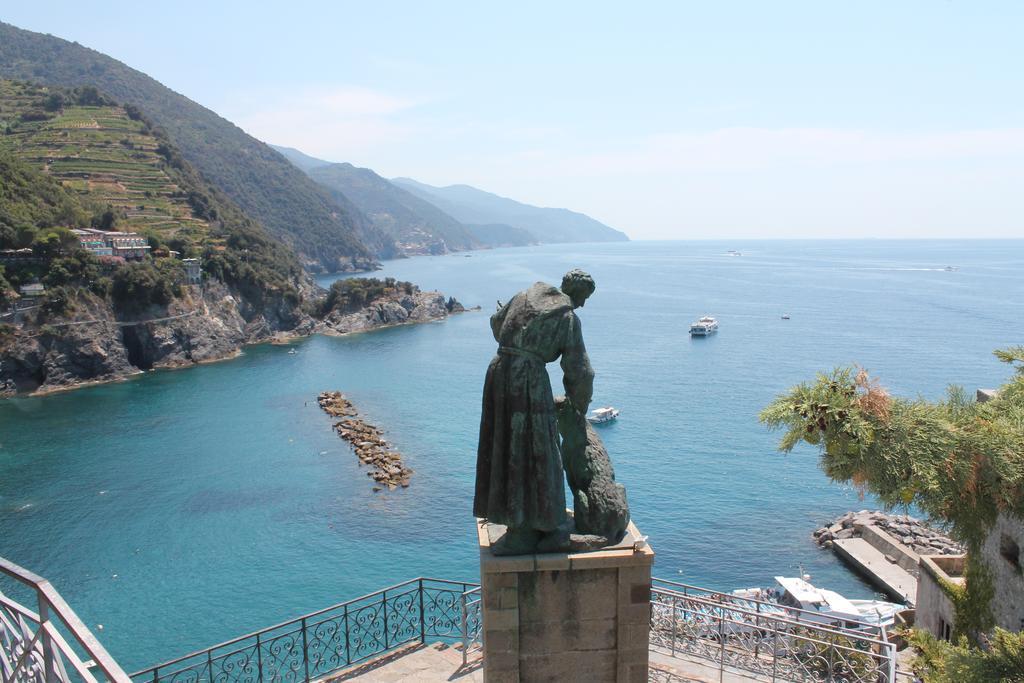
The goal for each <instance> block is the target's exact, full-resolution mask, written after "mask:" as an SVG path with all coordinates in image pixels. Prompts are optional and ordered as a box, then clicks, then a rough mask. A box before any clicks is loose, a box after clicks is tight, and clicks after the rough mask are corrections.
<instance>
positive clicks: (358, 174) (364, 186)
mask: <svg viewBox="0 0 1024 683" xmlns="http://www.w3.org/2000/svg"><path fill="white" fill-rule="evenodd" d="M271 147H273V148H274V149H276V150H277V151H278V152H280V153H281V154H282V155H284V157H285V158H286V159H288V161H290V162H292V163H293V164H295V166H297V167H298V168H300V169H302V170H303V171H304V172H305V173H306V174H307V175H309V176H310V177H311V178H312V179H313V180H315V181H316V182H317V183H318V184H319V185H320V186H321V187H323V188H325V189H326V190H327V191H328V192H329V193H330V194H331V196H332V197H333V198H335V199H336V200H337V201H345V202H349V201H350V202H351V203H352V204H353V205H354V206H355V207H356V208H357V209H358V210H359V212H360V213H361V214H363V215H364V216H366V218H367V220H369V221H370V222H371V223H372V224H373V225H374V227H375V228H376V229H377V230H378V231H380V232H381V233H383V234H385V235H387V236H388V237H390V238H391V239H393V240H394V242H395V247H396V251H398V252H400V253H402V254H405V255H413V254H444V253H447V252H449V251H461V250H463V249H477V248H479V247H481V246H484V244H483V243H481V242H480V241H479V240H477V239H476V238H475V237H474V236H473V234H472V232H471V231H470V230H468V229H467V228H466V227H465V226H463V225H462V224H461V223H459V222H458V221H457V220H455V219H454V218H452V217H451V216H449V215H448V214H446V213H445V212H444V211H441V210H440V209H438V208H437V207H436V206H434V205H433V204H431V203H430V202H427V201H424V200H423V199H420V198H419V197H417V196H416V195H414V194H412V193H411V192H407V191H406V190H404V189H402V188H400V187H398V186H397V185H395V184H394V183H392V182H391V181H389V180H387V179H386V178H382V177H381V176H379V175H377V174H376V173H375V172H373V171H372V170H370V169H368V168H358V167H356V166H353V165H352V164H349V163H335V162H332V161H325V160H323V159H317V158H316V157H311V156H309V155H308V154H305V153H304V152H301V151H299V150H297V149H294V148H292V147H281V146H278V145H271Z"/></svg>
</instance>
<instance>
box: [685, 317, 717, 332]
mask: <svg viewBox="0 0 1024 683" xmlns="http://www.w3.org/2000/svg"><path fill="white" fill-rule="evenodd" d="M715 332H718V321H717V320H715V319H714V318H712V317H711V316H709V315H706V316H704V317H703V318H701V319H700V320H698V321H697V322H695V323H693V324H692V325H690V336H693V337H706V336H708V335H709V334H714V333H715Z"/></svg>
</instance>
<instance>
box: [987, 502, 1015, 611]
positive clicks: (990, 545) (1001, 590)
mask: <svg viewBox="0 0 1024 683" xmlns="http://www.w3.org/2000/svg"><path fill="white" fill-rule="evenodd" d="M982 555H983V556H984V558H985V563H986V564H987V565H988V566H989V567H990V568H991V569H992V578H993V579H994V582H995V589H996V593H995V597H994V598H993V600H992V615H993V616H994V617H995V620H996V626H1000V627H1002V628H1005V629H1008V630H1010V631H1020V630H1024V521H1022V520H1021V519H1020V518H1017V517H1011V516H1009V515H1006V514H1002V515H1000V516H999V518H998V519H997V520H996V524H995V526H994V527H993V528H992V531H991V532H990V533H989V535H988V537H987V538H986V539H985V545H984V546H983V547H982Z"/></svg>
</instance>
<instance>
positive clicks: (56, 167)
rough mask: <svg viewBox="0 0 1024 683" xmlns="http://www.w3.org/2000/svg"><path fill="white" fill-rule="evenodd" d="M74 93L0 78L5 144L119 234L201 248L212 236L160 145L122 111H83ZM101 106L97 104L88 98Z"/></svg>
mask: <svg viewBox="0 0 1024 683" xmlns="http://www.w3.org/2000/svg"><path fill="white" fill-rule="evenodd" d="M77 99H80V98H76V96H75V94H73V93H67V94H64V93H63V92H62V91H60V90H47V89H44V88H40V87H37V86H32V85H28V84H24V83H16V82H12V81H3V80H0V133H3V134H2V135H0V146H3V147H4V148H6V149H9V150H10V151H12V152H14V153H15V154H16V155H17V156H18V157H19V158H21V159H22V160H23V161H25V162H27V163H29V164H30V165H32V166H34V167H36V168H40V169H44V170H45V171H46V172H47V173H48V174H49V175H50V176H52V177H53V178H55V179H57V180H59V181H61V182H62V184H63V185H64V186H65V187H67V188H70V189H72V190H74V191H76V192H78V193H80V194H82V195H84V196H85V197H87V199H88V200H90V201H93V202H95V203H97V204H100V205H104V206H109V207H110V208H111V209H113V212H114V214H115V215H116V216H117V217H118V221H117V227H118V229H120V230H126V231H135V232H142V233H145V234H157V235H160V236H161V237H162V238H163V239H164V240H165V241H168V240H174V241H175V242H179V241H186V242H189V243H191V244H194V245H200V244H201V243H203V242H204V241H205V239H206V237H207V234H208V233H209V224H208V223H207V221H206V220H205V218H202V217H199V216H197V215H196V213H195V211H194V210H193V207H192V205H191V204H190V197H189V194H188V193H187V192H186V191H184V190H183V188H182V187H180V186H179V185H178V184H177V183H175V182H174V181H173V180H172V179H171V177H170V175H169V174H168V170H167V169H166V168H165V166H166V161H167V159H166V158H165V156H163V155H162V154H161V153H160V152H161V151H164V152H166V149H165V148H163V147H162V145H163V142H162V141H161V140H159V139H157V138H156V137H155V136H154V135H153V134H152V131H151V130H150V128H149V126H148V125H147V124H146V123H144V122H143V121H141V120H140V119H139V116H138V115H137V114H136V118H135V119H134V120H133V119H132V118H131V117H129V115H128V113H127V112H126V111H125V110H124V109H123V108H121V107H117V106H113V104H112V103H107V104H105V105H103V106H97V105H95V104H93V105H84V106H83V105H80V104H78V103H77V101H76V100H77ZM91 101H98V100H95V99H94V100H91Z"/></svg>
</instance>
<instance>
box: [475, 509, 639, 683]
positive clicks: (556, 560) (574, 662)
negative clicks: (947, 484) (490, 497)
mask: <svg viewBox="0 0 1024 683" xmlns="http://www.w3.org/2000/svg"><path fill="white" fill-rule="evenodd" d="M478 523H479V522H478ZM479 524H480V526H479V530H480V582H481V594H482V600H483V605H482V608H483V609H482V616H483V629H484V634H483V641H484V680H485V681H486V682H487V683H505V682H509V683H512V682H514V681H587V682H588V683H600V682H602V681H608V682H612V681H615V682H629V683H633V682H636V683H640V682H646V681H647V674H648V654H649V642H648V641H649V634H650V618H651V564H652V562H653V560H654V553H653V552H651V550H650V549H649V548H644V549H643V550H637V551H634V550H633V549H631V548H630V549H619V550H602V551H596V552H585V553H548V554H542V555H514V556H505V557H497V556H494V555H493V554H491V550H490V541H489V539H488V535H487V531H486V528H485V527H486V525H485V524H483V523H479ZM630 526H631V529H632V531H633V533H634V535H638V532H636V528H635V527H633V526H632V525H630Z"/></svg>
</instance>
